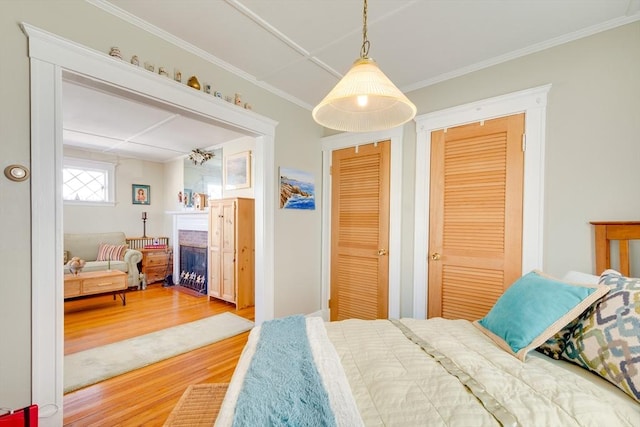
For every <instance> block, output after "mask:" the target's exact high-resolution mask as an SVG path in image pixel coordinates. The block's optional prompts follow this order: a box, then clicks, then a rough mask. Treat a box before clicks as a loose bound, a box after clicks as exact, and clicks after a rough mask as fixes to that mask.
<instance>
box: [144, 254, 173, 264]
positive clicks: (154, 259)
mask: <svg viewBox="0 0 640 427" xmlns="http://www.w3.org/2000/svg"><path fill="white" fill-rule="evenodd" d="M168 262H169V254H168V253H166V252H147V253H146V254H145V256H144V263H143V264H144V266H145V267H155V266H166V265H167V263H168Z"/></svg>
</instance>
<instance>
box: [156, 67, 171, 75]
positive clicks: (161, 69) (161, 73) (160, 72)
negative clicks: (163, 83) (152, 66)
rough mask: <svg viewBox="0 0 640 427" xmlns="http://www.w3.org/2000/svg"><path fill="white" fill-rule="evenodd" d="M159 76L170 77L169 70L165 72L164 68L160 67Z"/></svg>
mask: <svg viewBox="0 0 640 427" xmlns="http://www.w3.org/2000/svg"><path fill="white" fill-rule="evenodd" d="M158 74H160V75H161V76H165V77H169V73H167V70H165V69H164V67H160V68H159V69H158Z"/></svg>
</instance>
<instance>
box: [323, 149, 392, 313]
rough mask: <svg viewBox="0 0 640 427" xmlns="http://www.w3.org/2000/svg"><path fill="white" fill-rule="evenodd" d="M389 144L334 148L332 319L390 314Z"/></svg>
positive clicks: (332, 169)
mask: <svg viewBox="0 0 640 427" xmlns="http://www.w3.org/2000/svg"><path fill="white" fill-rule="evenodd" d="M390 148H391V142H390V141H385V142H379V143H377V144H368V145H364V146H359V147H357V148H345V149H342V150H336V151H334V152H333V154H332V164H331V180H332V181H331V300H330V303H329V307H330V310H331V320H342V319H349V318H359V319H383V318H386V317H387V316H388V310H389V309H388V306H389V302H388V299H389V295H388V294H389V261H388V256H387V251H388V247H389V182H390V176H389V172H390Z"/></svg>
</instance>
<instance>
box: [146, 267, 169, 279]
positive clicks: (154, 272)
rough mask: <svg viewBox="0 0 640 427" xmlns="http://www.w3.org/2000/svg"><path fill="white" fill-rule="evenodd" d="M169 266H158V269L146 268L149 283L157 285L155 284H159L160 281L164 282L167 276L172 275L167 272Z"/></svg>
mask: <svg viewBox="0 0 640 427" xmlns="http://www.w3.org/2000/svg"><path fill="white" fill-rule="evenodd" d="M167 270H168V269H167V266H166V265H164V266H157V267H145V268H144V275H145V277H146V279H147V283H155V282H159V281H160V280H164V277H165V275H166V274H170V272H169V271H167Z"/></svg>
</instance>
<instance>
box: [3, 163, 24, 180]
mask: <svg viewBox="0 0 640 427" xmlns="http://www.w3.org/2000/svg"><path fill="white" fill-rule="evenodd" d="M4 176H6V177H7V178H9V179H10V180H11V181H16V182H20V181H24V180H25V179H27V178H29V169H27V168H26V167H24V166H21V165H9V166H7V167H6V168H4Z"/></svg>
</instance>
